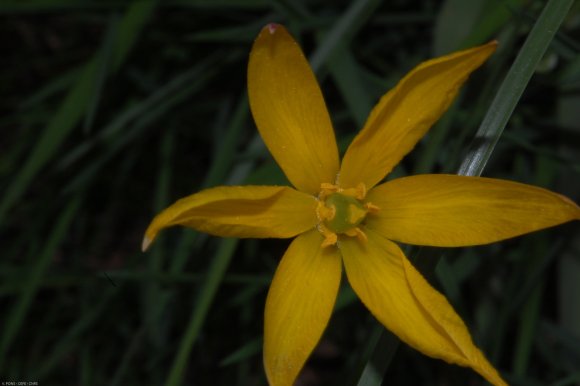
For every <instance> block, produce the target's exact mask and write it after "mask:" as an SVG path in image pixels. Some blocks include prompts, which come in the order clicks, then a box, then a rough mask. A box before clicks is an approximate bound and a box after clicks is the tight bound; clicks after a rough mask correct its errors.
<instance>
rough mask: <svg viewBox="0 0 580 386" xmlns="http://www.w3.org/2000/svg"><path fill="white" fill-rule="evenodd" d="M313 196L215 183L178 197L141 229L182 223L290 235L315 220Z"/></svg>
mask: <svg viewBox="0 0 580 386" xmlns="http://www.w3.org/2000/svg"><path fill="white" fill-rule="evenodd" d="M316 203H317V201H316V199H315V198H314V197H313V196H310V195H308V194H306V193H302V192H298V191H296V190H294V189H292V188H289V187H287V186H219V187H216V188H211V189H206V190H202V191H201V192H198V193H195V194H193V195H191V196H188V197H185V198H182V199H181V200H179V201H177V202H175V203H174V204H173V205H171V206H170V207H168V208H166V209H165V210H164V211H162V212H161V213H159V214H158V215H157V216H156V217H155V218H154V219H153V221H152V222H151V224H150V225H149V227H148V228H147V231H146V232H145V239H144V241H143V246H144V247H147V246H149V244H150V243H151V242H152V241H153V239H155V237H156V235H157V233H158V232H159V231H160V230H161V229H163V228H167V227H170V226H174V225H183V226H186V227H190V228H194V229H196V230H198V231H201V232H206V233H210V234H212V235H216V236H222V237H280V238H284V237H293V236H296V235H297V234H299V233H302V232H304V231H306V230H308V229H311V228H313V227H314V226H315V225H316V223H317V221H318V220H317V218H316Z"/></svg>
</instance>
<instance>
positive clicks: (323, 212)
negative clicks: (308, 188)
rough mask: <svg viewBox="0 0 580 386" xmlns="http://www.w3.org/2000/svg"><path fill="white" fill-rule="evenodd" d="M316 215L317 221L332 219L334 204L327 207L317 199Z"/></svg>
mask: <svg viewBox="0 0 580 386" xmlns="http://www.w3.org/2000/svg"><path fill="white" fill-rule="evenodd" d="M316 215H317V217H318V220H319V221H325V220H332V219H333V218H334V216H336V208H335V207H334V206H332V207H330V208H329V207H328V206H326V205H324V203H323V202H322V201H318V205H317V207H316Z"/></svg>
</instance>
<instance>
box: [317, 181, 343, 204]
mask: <svg viewBox="0 0 580 386" xmlns="http://www.w3.org/2000/svg"><path fill="white" fill-rule="evenodd" d="M340 190H341V189H340V188H339V187H338V185H334V184H329V183H328V182H323V183H322V184H320V193H319V194H318V199H319V200H324V199H325V198H326V197H328V196H330V195H331V194H333V193H336V192H338V191H340Z"/></svg>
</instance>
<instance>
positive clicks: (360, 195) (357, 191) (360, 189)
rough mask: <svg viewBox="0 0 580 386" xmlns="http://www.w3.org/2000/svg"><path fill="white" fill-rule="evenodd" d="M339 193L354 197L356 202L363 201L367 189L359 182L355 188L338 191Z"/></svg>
mask: <svg viewBox="0 0 580 386" xmlns="http://www.w3.org/2000/svg"><path fill="white" fill-rule="evenodd" d="M339 192H340V193H342V194H344V195H347V196H351V197H354V198H356V199H357V200H363V199H364V198H365V197H366V195H367V187H366V186H365V184H363V183H362V182H361V183H359V184H358V185H357V186H356V188H348V189H339Z"/></svg>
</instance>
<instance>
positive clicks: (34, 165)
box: [0, 0, 156, 224]
mask: <svg viewBox="0 0 580 386" xmlns="http://www.w3.org/2000/svg"><path fill="white" fill-rule="evenodd" d="M155 3H156V2H155V1H152V0H148V1H139V2H135V3H132V4H131V6H130V7H129V8H128V9H127V12H126V14H125V17H124V18H123V20H122V21H121V23H120V26H119V35H118V40H117V41H116V42H115V46H114V47H113V56H114V57H113V61H114V70H116V69H117V68H118V67H119V66H120V65H121V63H123V62H124V60H125V58H126V57H127V54H128V52H129V50H130V48H131V46H132V45H133V44H134V42H135V41H136V39H137V36H138V35H139V32H140V30H141V28H142V27H143V25H144V23H145V21H146V20H147V19H148V17H149V15H150V13H151V10H152V8H153V6H154V4H155ZM97 56H98V54H97V55H96V56H95V57H93V58H92V59H91V60H89V61H88V62H87V64H85V65H84V67H83V70H82V71H81V74H80V76H79V78H78V79H77V81H76V83H75V84H74V85H73V86H72V88H71V89H70V91H69V92H68V94H67V96H66V97H65V99H64V101H63V103H62V104H61V105H60V108H59V109H58V111H57V112H56V113H55V114H54V116H53V117H52V119H51V120H50V121H49V122H48V125H47V126H46V128H45V129H44V130H43V131H42V134H41V136H40V139H39V140H38V142H36V144H35V145H34V147H33V149H32V151H31V153H30V155H29V156H28V159H27V160H26V161H25V162H24V166H23V167H22V169H20V170H19V171H18V174H17V175H16V176H15V178H14V179H13V181H12V183H11V184H9V185H8V188H7V191H6V192H5V193H4V194H3V196H2V200H1V201H0V224H2V222H3V219H4V216H5V215H6V212H7V211H8V210H10V208H11V207H12V205H14V204H15V203H16V201H17V200H18V199H19V198H20V196H21V195H22V194H23V193H24V192H25V191H26V189H27V188H28V185H29V184H30V183H31V181H32V180H33V179H34V177H35V176H36V174H37V173H38V172H39V171H40V170H41V169H42V168H43V167H44V165H46V163H47V162H48V161H49V160H50V159H51V158H52V157H53V156H54V155H55V153H56V152H57V150H58V148H59V147H60V145H61V144H62V142H63V141H64V140H65V139H66V137H67V136H68V134H69V133H70V131H71V130H72V129H73V128H74V127H75V126H76V125H78V124H79V122H80V120H81V119H82V117H83V115H84V114H85V111H86V109H87V107H88V105H89V102H90V101H91V98H92V91H93V89H94V85H95V79H96V77H97Z"/></svg>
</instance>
